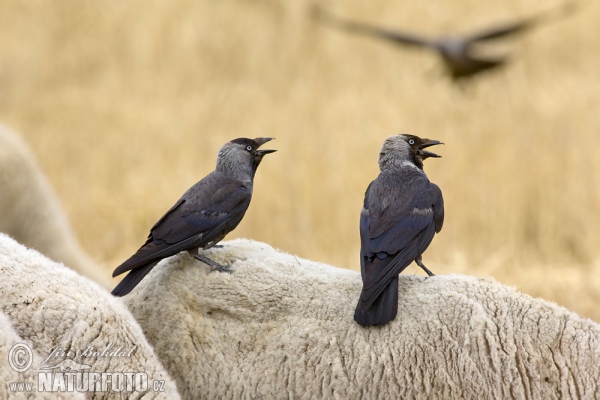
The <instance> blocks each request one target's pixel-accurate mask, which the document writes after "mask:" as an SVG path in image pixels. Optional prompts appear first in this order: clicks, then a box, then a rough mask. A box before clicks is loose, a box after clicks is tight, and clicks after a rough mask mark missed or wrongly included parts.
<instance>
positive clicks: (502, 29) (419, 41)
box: [314, 3, 575, 81]
mask: <svg viewBox="0 0 600 400" xmlns="http://www.w3.org/2000/svg"><path fill="white" fill-rule="evenodd" d="M574 9H575V5H574V4H573V3H567V4H564V5H563V6H562V7H560V8H558V9H556V10H551V11H548V12H546V13H543V14H540V15H537V16H534V17H530V18H525V19H522V20H519V21H514V22H509V23H506V24H504V25H498V26H495V27H491V28H488V29H484V30H481V31H479V32H475V33H473V34H471V35H464V36H450V35H448V36H442V37H439V38H428V37H425V36H420V35H415V34H412V33H408V32H402V31H397V30H391V29H385V28H380V27H377V26H374V25H369V24H365V23H361V22H355V21H349V20H345V19H342V18H339V17H336V16H333V15H331V14H329V13H328V12H326V11H324V10H322V9H320V8H316V9H315V10H314V11H315V15H316V16H317V17H319V18H320V19H321V20H323V21H325V22H328V23H330V24H331V25H332V26H335V27H337V28H341V29H344V30H346V31H349V32H354V33H358V34H365V35H369V36H373V37H376V38H381V39H384V40H388V41H391V42H392V43H394V44H397V45H403V46H413V47H421V48H426V49H430V50H433V51H435V52H437V53H438V54H439V55H440V56H441V58H442V60H443V62H444V66H445V68H446V70H447V72H448V74H449V75H450V77H451V78H452V79H453V80H454V81H457V80H460V79H462V78H469V77H472V76H474V75H476V74H478V73H480V72H483V71H486V70H489V69H492V68H496V67H499V66H501V65H503V64H505V63H506V61H507V60H508V56H506V55H504V56H491V55H485V54H481V53H480V54H478V52H477V50H478V46H480V45H481V44H482V43H486V42H488V41H491V40H495V39H501V38H506V37H508V36H511V35H516V34H519V33H524V32H526V31H528V30H530V29H532V28H534V27H537V26H538V25H539V24H540V23H542V22H546V21H547V20H550V19H551V18H555V17H558V16H562V15H564V14H567V13H570V12H571V11H573V10H574Z"/></svg>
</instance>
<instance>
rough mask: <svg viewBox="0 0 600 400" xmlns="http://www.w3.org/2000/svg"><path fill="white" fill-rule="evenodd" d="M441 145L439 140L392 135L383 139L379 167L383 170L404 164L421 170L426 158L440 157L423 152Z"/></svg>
mask: <svg viewBox="0 0 600 400" xmlns="http://www.w3.org/2000/svg"><path fill="white" fill-rule="evenodd" d="M436 144H443V143H442V142H440V141H439V140H432V139H425V138H420V137H418V136H415V135H394V136H390V137H389V138H387V139H385V141H384V142H383V146H382V147H381V151H380V152H379V167H380V169H382V170H383V169H384V168H386V167H387V166H391V165H394V164H396V165H402V163H404V162H408V163H411V164H414V165H415V166H416V167H418V168H419V169H423V160H425V159H426V158H428V157H436V158H438V157H441V156H440V155H438V154H435V153H432V152H430V151H427V150H425V149H426V148H427V147H429V146H434V145H436Z"/></svg>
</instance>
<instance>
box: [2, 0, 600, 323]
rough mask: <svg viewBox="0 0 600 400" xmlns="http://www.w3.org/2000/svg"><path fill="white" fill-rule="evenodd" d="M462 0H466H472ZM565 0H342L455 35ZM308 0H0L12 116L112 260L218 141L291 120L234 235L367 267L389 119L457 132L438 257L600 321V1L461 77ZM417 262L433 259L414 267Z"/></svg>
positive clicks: (435, 171)
mask: <svg viewBox="0 0 600 400" xmlns="http://www.w3.org/2000/svg"><path fill="white" fill-rule="evenodd" d="M459 3H460V4H459ZM559 4H560V3H559V2H558V1H552V2H545V3H542V2H539V1H534V0H522V1H516V0H505V1H500V0H490V1H486V2H481V1H476V0H465V1H462V2H447V1H446V2H444V1H433V2H431V1H429V2H422V1H416V0H407V1H403V2H398V1H389V0H373V1H368V2H367V1H356V0H346V1H344V2H342V1H336V0H331V1H329V2H328V3H326V4H325V6H326V7H327V8H328V9H330V10H331V11H332V12H334V13H336V14H337V15H340V16H344V17H347V18H353V19H358V20H362V21H369V22H373V23H377V24H381V25H385V26H389V27H400V28H403V29H406V30H409V31H410V30H413V31H415V32H422V33H424V34H429V35H435V34H441V33H447V32H468V31H469V30H470V29H477V28H479V27H484V26H487V25H488V24H491V23H495V22H503V21H506V20H510V19H511V18H513V17H523V16H530V15H534V14H536V13H537V12H540V11H543V10H548V9H550V8H552V7H555V6H557V5H559ZM310 9H311V3H310V1H308V0H297V1H287V2H283V1H275V0H221V1H208V0H195V1H191V0H180V1H170V2H168V1H158V0H143V1H142V0H125V1H122V0H99V1H97V0H27V1H25V0H1V1H0V44H1V45H0V121H1V122H3V123H5V124H7V125H9V126H11V127H12V128H14V129H15V130H17V131H19V132H20V133H21V134H22V135H23V136H24V137H25V139H26V140H27V142H28V143H29V144H30V146H31V147H32V149H33V151H34V153H35V154H36V156H37V157H38V160H39V163H40V164H41V166H42V167H43V169H44V171H45V173H47V175H48V177H49V179H50V181H51V182H52V184H53V186H54V188H55V189H56V191H57V193H58V195H59V197H60V199H61V201H62V203H63V205H64V207H65V208H66V211H67V213H68V215H69V217H70V219H71V221H72V223H73V225H74V228H75V230H76V233H77V235H78V237H79V239H80V240H81V242H82V245H83V246H84V247H85V249H86V250H87V251H88V252H89V253H90V254H91V255H92V256H93V257H94V258H95V259H96V260H98V262H100V263H101V264H102V265H104V266H105V267H106V270H107V273H109V271H112V269H113V268H114V267H115V266H116V265H117V264H118V263H120V262H121V261H122V260H123V259H124V258H126V257H127V256H129V255H130V254H131V253H132V252H133V251H134V250H136V249H137V247H139V245H141V244H142V242H143V241H144V239H145V237H146V235H147V233H148V229H149V228H150V227H151V226H152V224H153V223H154V222H155V221H156V220H157V219H158V218H159V217H160V216H161V215H162V213H163V212H164V211H166V210H167V209H168V208H169V207H170V206H171V205H172V204H173V203H174V202H175V200H177V199H178V198H179V196H180V195H181V194H182V193H183V192H184V191H185V190H186V189H187V188H188V187H189V186H191V185H192V184H193V183H195V182H196V181H197V180H199V179H200V178H202V177H203V176H204V175H206V174H207V173H208V172H210V171H211V170H212V169H213V167H214V162H215V157H216V153H217V151H218V149H219V147H220V146H221V145H222V144H223V143H224V142H225V141H228V140H231V139H234V138H236V137H241V136H247V137H255V136H274V137H276V138H277V140H276V141H274V142H273V144H272V145H271V146H270V147H271V148H277V149H279V151H278V152H277V153H275V154H273V155H270V156H267V157H266V158H265V160H264V162H263V164H262V165H261V168H260V169H259V171H258V173H257V182H256V184H255V193H254V199H253V203H252V205H251V206H250V209H249V211H248V213H247V214H246V218H245V219H244V221H243V222H242V223H241V225H240V226H239V227H238V229H237V230H236V231H234V232H233V233H232V234H231V235H230V236H228V238H234V237H247V238H252V239H256V240H260V241H265V242H268V243H270V244H271V245H273V246H275V247H277V248H280V249H283V250H285V251H287V252H291V253H295V254H298V255H299V256H302V257H305V258H310V259H313V260H319V261H322V262H324V263H329V264H333V265H337V266H340V267H344V268H352V269H358V267H359V265H358V247H359V236H358V217H359V212H360V208H361V206H362V199H363V195H364V191H365V189H366V187H367V185H368V183H369V182H370V181H371V180H372V179H374V178H375V176H376V175H377V173H378V170H377V155H378V151H379V147H380V146H381V143H382V142H383V140H384V138H386V137H387V136H389V135H392V134H396V133H412V134H416V135H419V136H424V137H429V138H434V139H439V140H442V141H443V142H445V143H446V145H445V146H443V147H442V146H440V147H438V148H436V151H437V152H438V153H440V154H442V155H443V158H441V159H431V160H428V161H427V163H426V165H425V170H426V171H427V173H428V175H429V177H430V179H431V180H432V181H433V182H435V183H437V184H438V185H439V186H440V188H441V189H442V191H443V193H444V198H445V201H446V221H445V225H444V229H443V230H442V232H441V233H440V234H439V235H437V237H436V238H435V239H434V241H433V243H432V245H431V246H430V248H429V249H428V251H427V252H426V253H425V258H424V260H425V263H426V264H427V266H428V267H430V268H431V269H432V270H433V271H434V272H436V273H438V274H450V273H464V274H473V275H477V276H488V275H489V276H493V277H495V278H496V279H497V280H499V281H500V282H502V283H505V284H509V285H513V286H516V287H517V288H518V289H519V290H522V291H524V292H526V293H529V294H532V295H534V296H542V297H544V298H547V299H551V300H554V301H556V302H558V303H559V304H561V305H565V306H566V307H568V308H570V309H572V310H574V311H577V312H579V313H580V314H582V315H585V316H589V317H591V318H593V319H595V320H597V321H600V309H599V308H598V307H597V304H600V79H599V78H598V76H599V73H600V51H599V47H598V38H599V37H600V3H598V2H593V1H587V2H586V3H582V4H581V6H580V8H579V10H578V12H576V13H575V14H573V15H572V16H570V17H568V18H565V19H564V20H561V21H556V22H553V23H550V24H548V25H546V26H543V27H541V28H540V29H538V30H535V31H534V32H532V33H531V34H529V35H526V36H523V37H521V38H517V39H515V40H510V41H508V43H507V44H506V45H503V46H502V48H500V49H499V51H508V52H510V53H511V54H512V60H511V63H510V64H509V65H508V66H507V67H506V68H504V69H502V70H499V71H497V72H491V73H489V74H488V75H483V76H481V77H479V78H476V79H474V80H472V81H470V82H467V84H466V85H464V87H462V88H458V87H456V86H455V85H453V84H452V83H451V82H449V81H448V80H447V79H444V77H443V76H442V71H441V69H440V63H439V60H438V59H437V58H436V57H435V55H433V54H430V53H428V52H424V51H419V50H412V49H408V50H405V49H400V48H396V47H394V46H392V45H389V44H387V43H381V42H379V41H376V40H373V39H370V38H363V37H358V36H354V35H349V34H345V33H342V32H339V31H335V30H333V29H329V28H327V27H324V26H323V25H320V24H318V23H316V22H315V21H314V20H313V19H312V18H311V16H310ZM405 273H407V274H414V273H421V272H419V271H417V268H415V267H411V268H409V269H408V270H407V271H406V272H405Z"/></svg>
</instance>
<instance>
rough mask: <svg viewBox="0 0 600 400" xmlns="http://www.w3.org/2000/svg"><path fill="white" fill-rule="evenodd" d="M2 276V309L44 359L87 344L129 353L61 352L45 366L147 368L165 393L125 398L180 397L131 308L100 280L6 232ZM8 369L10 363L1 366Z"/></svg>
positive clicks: (101, 395)
mask: <svg viewBox="0 0 600 400" xmlns="http://www.w3.org/2000/svg"><path fill="white" fill-rule="evenodd" d="M0 277H1V279H0V293H1V294H2V295H1V296H0V312H3V313H4V314H5V315H6V316H7V317H8V319H9V320H10V323H11V324H12V328H13V329H14V331H15V332H16V334H17V335H18V336H19V337H20V338H22V339H24V340H25V341H27V343H30V344H31V346H32V348H33V350H35V351H36V352H37V353H38V354H39V355H40V357H41V358H42V363H43V362H44V361H45V359H47V358H48V356H50V355H51V354H52V349H56V348H60V349H67V350H71V351H72V352H80V353H84V352H85V351H86V349H88V348H89V349H90V352H91V351H96V352H102V351H103V350H105V349H109V350H111V349H118V348H119V347H120V346H122V348H123V350H124V351H127V352H128V353H129V352H130V353H131V354H130V356H125V357H116V356H114V357H112V356H111V357H108V356H86V355H84V354H82V355H81V356H78V357H72V356H67V357H63V356H61V355H60V356H57V357H52V358H51V361H48V362H47V363H46V364H45V365H44V366H55V365H57V364H60V363H61V362H63V364H64V362H65V360H66V362H68V363H71V364H72V363H73V362H76V363H78V364H85V365H89V366H90V367H91V368H90V372H100V373H102V372H145V373H147V375H148V378H149V382H150V387H152V386H151V382H152V381H153V380H162V381H164V389H165V392H152V391H147V392H133V393H131V394H129V393H128V394H127V396H126V397H127V398H130V399H135V398H144V399H151V398H157V399H161V398H164V399H176V398H178V394H177V388H176V386H175V383H174V382H173V381H172V380H171V378H170V377H169V375H168V374H167V372H166V371H165V369H164V368H163V367H162V365H161V363H160V361H159V360H158V359H157V357H156V355H155V353H154V351H153V350H152V348H151V347H150V345H149V344H148V341H147V340H146V338H145V337H144V334H143V332H142V329H141V328H140V327H139V325H138V324H137V323H136V321H135V319H134V318H133V316H132V315H131V313H130V312H129V311H128V310H127V309H126V308H125V306H124V305H123V303H122V302H121V301H119V300H118V299H115V298H113V297H112V296H111V295H110V294H109V293H108V292H107V291H106V290H104V289H102V288H101V287H100V286H99V285H98V284H96V283H94V282H92V281H90V280H88V279H86V278H83V277H81V276H79V275H77V274H76V273H75V272H74V271H72V270H70V269H68V268H66V267H65V266H63V265H61V264H58V263H55V262H54V261H51V260H50V259H48V258H46V257H44V256H43V255H41V254H40V253H38V252H37V251H35V250H30V249H27V248H25V247H24V246H22V245H20V244H18V243H17V242H15V241H14V240H13V239H11V238H10V237H8V236H6V235H4V234H0ZM134 348H135V349H134ZM88 354H89V353H88ZM69 360H72V361H69ZM35 367H36V368H40V367H42V364H39V363H37V364H36V365H35ZM4 368H8V366H7V365H2V369H4ZM87 394H89V395H90V397H91V398H95V399H105V398H106V399H107V398H114V397H115V393H111V392H99V391H98V392H95V393H87ZM118 395H123V396H124V395H125V393H118Z"/></svg>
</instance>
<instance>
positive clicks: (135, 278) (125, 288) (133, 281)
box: [111, 259, 160, 297]
mask: <svg viewBox="0 0 600 400" xmlns="http://www.w3.org/2000/svg"><path fill="white" fill-rule="evenodd" d="M159 261H160V259H158V260H156V261H152V262H151V263H148V264H146V265H144V266H142V267H138V268H135V269H132V270H131V271H130V272H129V273H128V274H127V276H125V278H123V280H122V281H121V282H119V284H118V285H117V286H116V287H115V288H114V289H113V291H112V292H111V293H112V295H113V296H117V297H123V296H125V295H126V294H129V292H131V291H132V290H133V289H134V288H135V287H136V286H137V284H138V283H140V281H141V280H142V279H144V277H145V276H146V275H148V272H150V271H151V270H152V268H154V266H155V265H156V264H158V262H159Z"/></svg>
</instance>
